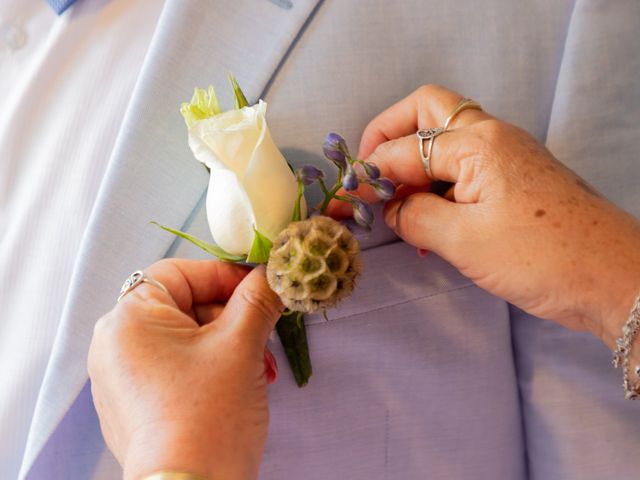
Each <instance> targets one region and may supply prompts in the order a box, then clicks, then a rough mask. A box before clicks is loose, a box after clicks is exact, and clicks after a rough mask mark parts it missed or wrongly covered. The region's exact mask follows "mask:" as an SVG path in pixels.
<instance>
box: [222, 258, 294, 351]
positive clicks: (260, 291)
mask: <svg viewBox="0 0 640 480" xmlns="http://www.w3.org/2000/svg"><path fill="white" fill-rule="evenodd" d="M282 310H283V305H282V302H281V301H280V299H279V298H278V295H276V294H275V293H274V292H273V290H271V288H270V287H269V284H268V283H267V278H266V276H265V267H264V265H259V266H258V267H256V268H254V269H253V271H252V272H251V273H249V274H248V275H247V276H246V277H245V278H244V279H243V280H242V281H241V282H240V283H239V284H238V286H237V287H236V289H235V290H234V291H233V294H232V295H231V298H229V301H228V302H227V305H226V306H225V309H224V312H223V313H222V315H221V317H224V318H222V319H220V320H222V321H224V322H228V323H229V325H230V328H232V329H233V330H234V331H235V333H236V334H237V335H238V336H239V337H240V338H242V339H243V340H246V341H249V342H251V343H253V344H255V345H256V346H257V347H259V348H261V349H262V348H264V346H265V345H266V343H267V340H268V338H269V335H270V334H271V331H272V330H273V328H274V327H275V325H276V322H277V321H278V319H279V318H280V315H281V314H282Z"/></svg>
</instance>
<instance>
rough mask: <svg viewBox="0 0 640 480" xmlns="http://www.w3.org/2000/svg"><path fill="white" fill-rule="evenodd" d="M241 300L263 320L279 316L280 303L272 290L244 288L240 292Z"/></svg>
mask: <svg viewBox="0 0 640 480" xmlns="http://www.w3.org/2000/svg"><path fill="white" fill-rule="evenodd" d="M239 294H240V300H241V301H242V303H243V304H244V305H246V306H247V307H249V308H250V309H251V310H253V311H255V312H257V313H258V314H259V315H260V317H261V318H272V317H275V316H278V315H279V310H280V309H279V307H278V302H277V301H276V300H275V298H274V296H275V293H273V292H272V291H271V290H268V291H266V289H264V290H263V289H257V288H253V287H244V288H242V289H241V290H240V292H239Z"/></svg>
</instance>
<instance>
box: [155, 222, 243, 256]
mask: <svg viewBox="0 0 640 480" xmlns="http://www.w3.org/2000/svg"><path fill="white" fill-rule="evenodd" d="M151 223H153V224H154V225H157V226H158V227H160V228H161V229H163V230H166V231H167V232H169V233H173V234H174V235H177V236H178V237H180V238H184V239H185V240H189V241H190V242H191V243H193V244H194V245H196V246H198V247H200V248H201V249H202V250H204V251H205V252H207V253H210V254H211V255H213V256H214V257H218V258H219V259H220V260H224V261H225V262H243V261H245V260H246V258H247V257H246V256H244V255H232V254H230V253H227V252H225V251H224V250H223V249H222V248H220V247H219V246H217V245H214V244H212V243H207V242H205V241H204V240H200V239H199V238H197V237H194V236H193V235H189V234H188V233H184V232H181V231H180V230H175V229H173V228H170V227H165V226H164V225H160V224H159V223H158V222H151Z"/></svg>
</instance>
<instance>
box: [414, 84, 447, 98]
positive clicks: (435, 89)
mask: <svg viewBox="0 0 640 480" xmlns="http://www.w3.org/2000/svg"><path fill="white" fill-rule="evenodd" d="M443 88H444V87H442V86H441V85H438V84H436V83H427V84H425V85H421V86H419V87H418V89H417V90H416V94H417V95H418V96H420V97H431V96H433V95H435V94H436V93H439V92H441V91H442V90H443Z"/></svg>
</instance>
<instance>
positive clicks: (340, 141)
mask: <svg viewBox="0 0 640 480" xmlns="http://www.w3.org/2000/svg"><path fill="white" fill-rule="evenodd" d="M323 152H324V155H325V157H327V159H329V160H330V161H331V162H332V163H333V164H334V165H335V166H336V167H337V168H338V176H337V179H336V181H335V183H334V184H333V185H332V186H331V187H330V188H329V187H328V186H327V184H326V183H325V181H324V179H325V176H324V173H323V172H322V170H320V169H319V168H317V167H315V166H313V165H305V166H304V167H302V168H299V169H298V170H296V178H297V179H298V201H297V202H296V207H295V210H294V220H295V219H296V214H297V215H298V217H297V219H299V215H300V201H301V198H302V197H303V195H304V188H305V187H308V186H309V185H311V184H313V183H314V182H316V181H317V182H318V184H319V185H320V189H321V190H322V193H324V200H323V201H322V204H321V205H320V208H319V210H320V214H323V213H324V212H325V211H326V209H327V207H328V206H329V202H331V200H332V199H334V198H335V199H336V200H341V201H343V202H347V203H350V204H351V206H352V207H353V218H354V220H355V221H356V222H357V223H358V224H359V225H361V226H362V227H364V228H366V229H371V225H372V224H373V220H374V216H373V210H372V209H371V206H370V205H369V204H368V203H367V202H365V201H364V200H362V199H361V198H359V197H356V196H354V195H350V194H348V195H339V194H338V191H339V190H340V189H341V188H342V189H344V190H345V191H347V192H352V191H354V190H357V189H358V187H359V186H360V185H361V184H366V185H370V186H371V187H373V189H374V191H375V192H376V194H377V195H378V197H379V198H380V199H381V200H385V201H386V200H390V199H391V198H393V196H394V195H395V191H396V187H395V185H394V184H393V182H392V181H391V180H389V179H388V178H384V177H381V176H380V169H379V168H378V167H377V166H376V165H375V164H373V163H370V162H365V161H364V160H358V159H354V158H353V157H352V156H351V154H350V153H349V149H348V148H347V143H346V142H345V140H344V138H342V137H341V136H340V135H338V134H337V133H330V134H328V135H327V136H326V138H325V140H324V144H323Z"/></svg>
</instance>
